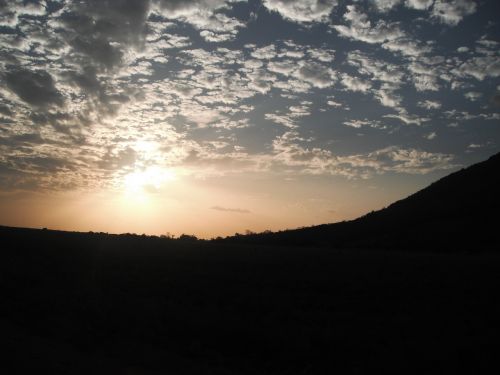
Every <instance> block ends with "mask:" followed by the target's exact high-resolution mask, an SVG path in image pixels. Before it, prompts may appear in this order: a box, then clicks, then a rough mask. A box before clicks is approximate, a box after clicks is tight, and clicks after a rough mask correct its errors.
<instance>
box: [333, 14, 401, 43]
mask: <svg viewBox="0 0 500 375" xmlns="http://www.w3.org/2000/svg"><path fill="white" fill-rule="evenodd" d="M343 17H344V19H345V20H346V21H347V22H348V23H349V26H345V25H334V26H333V28H334V29H335V30H337V32H338V33H339V34H340V35H342V36H344V37H346V38H351V39H355V40H360V41H362V42H366V43H371V44H373V43H384V42H387V41H391V40H395V39H398V38H400V37H403V36H404V33H403V31H402V30H401V29H400V28H399V27H398V26H397V25H396V24H393V23H387V22H385V21H383V20H380V21H378V22H377V23H376V24H375V26H372V24H371V22H370V20H369V19H368V16H367V15H366V14H365V13H362V12H360V11H358V10H357V8H356V6H355V5H348V6H347V12H346V13H345V14H344V16H343Z"/></svg>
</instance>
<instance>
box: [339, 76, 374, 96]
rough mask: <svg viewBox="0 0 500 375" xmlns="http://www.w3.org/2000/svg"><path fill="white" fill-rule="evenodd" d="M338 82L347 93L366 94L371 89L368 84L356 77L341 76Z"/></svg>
mask: <svg viewBox="0 0 500 375" xmlns="http://www.w3.org/2000/svg"><path fill="white" fill-rule="evenodd" d="M340 82H341V83H342V85H344V86H345V87H346V89H347V90H349V91H359V92H367V91H368V90H369V89H370V88H371V87H372V86H371V84H370V83H369V82H367V81H364V80H362V79H360V78H357V77H352V76H350V75H349V74H346V73H344V74H342V78H341V80H340Z"/></svg>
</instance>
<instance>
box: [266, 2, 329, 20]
mask: <svg viewBox="0 0 500 375" xmlns="http://www.w3.org/2000/svg"><path fill="white" fill-rule="evenodd" d="M262 4H263V5H264V6H265V7H266V8H267V9H268V10H270V11H273V12H277V13H279V14H281V16H282V17H283V18H285V19H287V20H290V21H293V22H299V23H300V22H327V21H328V16H329V15H330V13H331V11H332V10H333V8H334V7H336V6H337V0H263V3H262Z"/></svg>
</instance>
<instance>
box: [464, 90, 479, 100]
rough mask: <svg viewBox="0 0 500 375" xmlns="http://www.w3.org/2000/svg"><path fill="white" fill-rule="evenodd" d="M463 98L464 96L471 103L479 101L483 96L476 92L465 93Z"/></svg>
mask: <svg viewBox="0 0 500 375" xmlns="http://www.w3.org/2000/svg"><path fill="white" fill-rule="evenodd" d="M464 96H465V97H466V98H467V99H468V100H470V101H471V102H475V101H477V100H479V99H481V97H482V96H483V94H482V93H480V92H477V91H469V92H466V93H465V94H464Z"/></svg>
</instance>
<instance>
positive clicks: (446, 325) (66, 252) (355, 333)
mask: <svg viewBox="0 0 500 375" xmlns="http://www.w3.org/2000/svg"><path fill="white" fill-rule="evenodd" d="M0 229H1V228H0ZM0 248H1V261H0V285H1V286H0V292H1V296H2V305H1V306H2V307H1V311H0V332H1V337H2V342H3V344H6V345H5V348H4V349H3V353H2V356H3V358H4V360H3V361H2V363H1V365H0V366H2V367H5V368H7V367H10V368H11V370H9V371H8V372H5V371H2V372H3V373H8V374H16V373H39V372H40V371H42V370H45V371H44V372H47V373H51V374H173V375H176V374H193V373H194V374H335V373H338V374H367V373H370V374H372V373H385V374H389V373H394V374H396V373H397V374H445V373H459V372H462V373H463V372H464V371H467V372H468V373H474V374H479V373H486V374H492V373H496V372H495V369H494V367H495V366H496V367H498V366H497V363H498V350H497V349H498V337H499V336H498V333H499V332H498V331H497V330H495V328H494V327H495V324H496V323H497V321H498V319H499V312H500V308H499V300H500V298H499V293H498V292H499V287H500V273H499V269H500V267H499V266H500V257H499V256H498V255H494V254H485V253H483V254H474V255H471V254H455V255H453V254H446V255H436V254H426V253H418V254H417V253H398V252H384V251H360V250H349V251H340V250H329V249H315V248H279V247H274V248H272V247H263V246H261V247H257V246H249V245H247V246H244V245H236V244H233V245H224V244H210V243H201V244H199V243H198V244H197V243H189V242H184V243H182V242H180V241H169V240H161V239H155V238H139V237H118V236H106V235H97V234H95V235H86V234H74V233H63V232H59V233H58V232H52V231H29V230H11V229H2V230H0ZM12 369H13V370H12ZM0 370H1V369H0Z"/></svg>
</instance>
